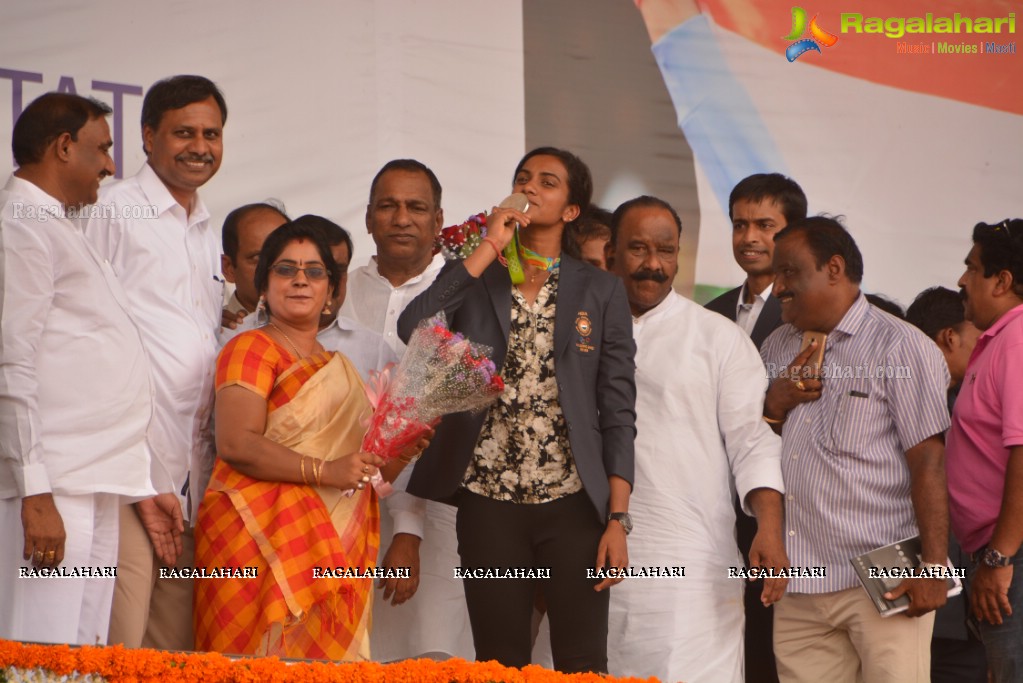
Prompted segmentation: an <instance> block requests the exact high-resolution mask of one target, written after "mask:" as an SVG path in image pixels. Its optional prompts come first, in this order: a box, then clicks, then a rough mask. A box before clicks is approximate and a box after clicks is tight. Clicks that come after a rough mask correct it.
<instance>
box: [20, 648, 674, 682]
mask: <svg viewBox="0 0 1023 683" xmlns="http://www.w3.org/2000/svg"><path fill="white" fill-rule="evenodd" d="M9 666H14V667H17V668H19V669H46V670H48V671H52V672H54V673H55V674H57V675H62V676H63V675H67V676H70V675H71V674H74V673H76V672H77V673H79V674H85V673H91V674H94V675H98V676H102V677H103V678H104V679H106V680H107V681H108V682H109V683H157V682H160V683H162V682H164V681H167V682H169V683H266V682H272V683H285V682H287V683H295V682H297V683H363V682H364V681H365V682H367V683H614V682H617V681H621V682H622V683H639V681H641V680H643V679H638V678H612V677H610V676H601V675H599V674H593V673H587V674H560V673H558V672H556V671H551V670H550V669H545V668H543V667H541V666H535V665H530V666H527V667H524V668H522V669H513V668H508V667H505V666H501V665H500V664H498V663H497V662H466V661H465V660H463V659H449V660H446V661H443V662H435V661H433V660H429V659H418V660H405V661H402V662H396V663H394V664H379V663H377V662H355V663H345V664H330V663H326V662H296V663H287V662H282V661H281V660H279V659H277V658H276V657H268V658H244V659H230V658H228V657H225V656H223V655H221V654H217V653H215V652H209V653H184V652H163V651H160V650H142V649H139V650H134V649H128V648H125V647H122V646H120V645H114V646H111V647H88V646H83V647H75V648H71V647H68V646H67V645H26V644H23V643H18V642H14V641H9V640H0V670H2V669H5V668H7V667H9ZM646 680H647V681H656V679H654V678H650V679H646Z"/></svg>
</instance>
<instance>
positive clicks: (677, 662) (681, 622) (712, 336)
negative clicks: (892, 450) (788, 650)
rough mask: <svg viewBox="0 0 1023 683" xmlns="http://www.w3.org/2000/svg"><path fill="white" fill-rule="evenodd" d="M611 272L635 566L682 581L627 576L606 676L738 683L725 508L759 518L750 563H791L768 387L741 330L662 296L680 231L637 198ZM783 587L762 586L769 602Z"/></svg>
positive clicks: (666, 211)
mask: <svg viewBox="0 0 1023 683" xmlns="http://www.w3.org/2000/svg"><path fill="white" fill-rule="evenodd" d="M611 230H612V237H611V255H612V262H611V264H610V265H611V272H613V273H615V274H617V275H618V276H620V277H621V278H622V280H623V281H624V282H625V290H626V293H627V295H628V297H629V305H630V307H631V309H632V315H633V331H634V335H635V338H636V346H637V351H636V389H637V396H636V419H637V421H636V429H637V437H636V480H635V490H634V491H633V494H632V497H631V498H630V499H629V511H630V512H631V514H632V516H633V518H634V519H635V520H636V527H635V530H634V531H633V533H632V534H630V536H629V561H630V564H631V565H632V566H633V567H662V568H663V567H670V566H678V565H684V566H685V573H684V576H676V577H663V576H662V577H658V578H628V579H626V580H625V581H624V582H622V583H621V584H619V585H617V586H615V587H614V588H613V589H612V591H611V608H610V619H609V628H608V669H609V671H610V672H611V673H612V675H616V676H636V677H640V678H643V677H648V676H657V677H659V678H660V679H661V680H665V681H677V680H685V681H690V682H692V683H703V682H707V683H727V682H728V681H733V682H735V683H741V681H743V680H744V672H743V633H742V629H743V606H742V593H743V583H744V581H743V579H742V578H741V576H740V578H730V577H729V570H730V569H731V570H733V571H732V573H733V574H740V575H741V574H742V572H741V571H740V570H741V568H742V559H741V558H740V556H739V553H738V550H737V548H736V546H735V538H734V536H733V529H734V527H735V512H734V510H733V505H732V499H733V497H734V496H735V494H736V492H738V493H739V497H740V500H742V502H743V508H744V510H746V512H747V513H750V512H752V513H754V514H755V515H756V517H757V520H758V521H759V523H760V528H759V531H758V533H757V535H756V538H755V539H754V541H753V548H752V550H751V552H750V558H751V559H750V561H751V565H752V566H758V567H771V568H781V567H787V566H788V560H787V558H786V555H785V545H784V540H783V538H782V492H783V491H784V488H783V484H782V475H781V465H780V451H781V440H780V439H779V438H778V437H777V436H775V435H774V434H773V433H772V432H771V430H770V428H769V427H768V426H767V424H765V423H764V421H763V420H762V419H761V415H762V407H763V401H764V392H765V391H766V389H767V379H766V378H765V376H764V368H763V364H762V363H761V361H760V357H759V355H757V351H756V348H755V347H754V346H753V344H752V342H751V341H750V340H749V338H748V337H747V336H746V335H745V334H744V333H743V332H742V330H740V329H739V328H738V327H736V326H735V325H733V324H732V323H730V322H728V321H727V320H725V319H724V318H722V317H721V316H719V315H716V314H714V313H711V312H710V311H707V310H705V309H703V308H702V307H700V306H698V305H697V304H695V303H693V302H691V301H689V300H688V299H685V298H683V297H681V296H679V295H678V294H677V293H676V292H674V291H672V289H671V283H672V281H673V279H674V277H675V274H676V272H677V271H678V253H679V235H680V234H681V231H682V224H681V221H680V220H679V218H678V214H677V213H676V212H675V210H674V209H672V208H671V206H670V205H668V204H667V203H666V202H664V201H662V200H660V199H657V198H654V197H645V196H644V197H638V198H636V199H632V200H630V201H628V202H625V203H624V204H622V206H620V207H619V208H618V210H617V211H615V213H614V217H613V219H612V226H611ZM785 585H786V579H783V578H782V579H768V580H766V581H765V586H764V589H763V591H762V592H761V593H759V594H758V595H757V597H758V599H759V600H760V601H761V602H762V603H763V604H765V605H769V604H771V603H773V602H775V601H777V600H778V599H779V598H780V597H781V595H782V594H783V593H784V590H785Z"/></svg>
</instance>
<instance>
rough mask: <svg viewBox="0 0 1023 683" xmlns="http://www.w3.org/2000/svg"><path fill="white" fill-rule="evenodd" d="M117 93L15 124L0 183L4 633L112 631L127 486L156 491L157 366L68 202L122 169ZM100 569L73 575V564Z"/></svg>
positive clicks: (41, 104) (100, 635)
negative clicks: (10, 167)
mask: <svg viewBox="0 0 1023 683" xmlns="http://www.w3.org/2000/svg"><path fill="white" fill-rule="evenodd" d="M110 112H111V110H110V108H109V107H108V106H107V105H105V104H103V103H101V102H97V101H95V100H90V99H86V98H84V97H79V96H78V95H72V94H68V93H48V94H46V95H43V96H42V97H40V98H38V99H36V100H35V101H34V102H32V103H31V104H30V105H28V107H26V108H25V110H24V111H23V112H22V114H21V116H20V117H18V120H17V122H16V123H15V124H14V131H13V135H12V145H11V146H12V148H13V150H14V160H15V162H16V163H17V164H18V170H17V171H15V172H14V175H12V176H11V178H10V179H9V180H8V181H7V184H6V186H4V188H3V189H2V190H0V548H3V554H2V555H0V638H5V639H11V640H28V641H39V642H50V643H77V644H82V645H95V644H97V643H100V644H102V643H105V642H106V639H107V628H108V624H109V619H110V601H111V596H112V595H113V590H114V577H113V576H112V574H108V575H103V570H102V569H100V568H106V569H107V570H108V571H111V572H112V571H113V568H114V566H115V565H116V564H117V525H118V508H119V506H120V503H121V500H122V496H123V497H124V498H133V497H135V498H137V497H142V496H147V495H152V494H153V489H152V487H151V485H150V483H149V457H148V455H147V454H146V448H145V438H146V428H147V427H148V426H149V420H150V417H151V415H152V402H151V401H150V396H149V394H150V384H149V365H148V361H147V359H146V354H145V351H144V350H143V348H142V340H141V338H140V336H139V331H138V329H137V328H136V326H135V322H134V321H133V320H132V317H131V312H130V310H129V307H128V301H127V298H126V297H125V293H124V290H123V288H122V287H121V284H120V283H119V282H118V281H117V278H116V277H115V276H114V273H113V271H111V269H110V266H109V265H108V264H106V263H104V262H103V259H101V258H100V257H99V256H98V255H97V254H96V252H95V250H93V249H92V248H91V247H90V245H89V243H88V241H87V240H86V239H85V236H84V235H83V234H82V231H81V228H80V227H79V226H77V225H76V224H75V223H74V222H73V221H72V220H70V218H69V217H70V215H71V214H72V212H77V211H79V210H80V209H84V210H90V209H92V208H95V207H92V206H90V205H92V204H94V203H95V202H96V195H97V193H98V191H99V183H100V180H102V179H103V178H105V177H106V176H108V175H111V174H113V172H114V162H113V160H112V159H111V158H110V147H111V146H112V145H113V142H112V140H111V139H110V128H109V127H108V126H107V122H106V116H107V115H108V114H110ZM83 569H85V570H88V571H89V572H91V571H93V570H99V573H98V574H96V575H90V576H75V577H73V578H67V577H62V578H58V579H57V580H53V579H52V578H48V575H51V574H53V573H58V572H64V571H70V572H74V571H80V570H83Z"/></svg>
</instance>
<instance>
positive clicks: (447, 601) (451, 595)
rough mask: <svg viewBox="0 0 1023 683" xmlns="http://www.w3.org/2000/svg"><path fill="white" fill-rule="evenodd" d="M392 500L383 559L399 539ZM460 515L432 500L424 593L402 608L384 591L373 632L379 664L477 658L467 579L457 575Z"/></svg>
mask: <svg viewBox="0 0 1023 683" xmlns="http://www.w3.org/2000/svg"><path fill="white" fill-rule="evenodd" d="M387 500H388V499H386V498H385V499H383V500H382V501H381V513H380V559H381V560H383V558H384V554H385V553H386V552H387V548H388V547H390V540H391V537H392V536H393V535H394V531H393V522H392V520H391V515H389V514H388V513H387V510H386V506H387ZM455 512H456V510H455V508H454V507H453V506H451V505H444V504H443V503H437V502H434V501H432V500H431V501H427V502H426V519H425V523H424V528H423V540H422V542H421V543H420V546H419V589H418V590H417V591H416V594H415V595H413V596H412V598H411V599H410V600H408V601H407V602H405V603H403V604H401V605H397V606H395V605H392V604H390V602H385V601H384V600H383V599H381V594H380V593H379V592H378V594H377V596H376V598H377V599H375V600H374V601H373V629H372V631H371V632H370V652H371V653H372V654H373V659H374V660H376V661H378V662H390V661H394V660H398V659H408V658H418V657H423V656H428V657H431V658H434V659H444V658H447V657H461V658H463V659H466V660H469V661H472V660H473V659H475V657H476V650H475V649H474V648H473V645H472V631H471V630H470V627H469V610H468V608H467V607H466V606H465V592H464V591H463V589H462V580H461V579H456V578H455V577H454V574H455V572H454V569H455V567H458V566H459V565H460V564H461V562H460V561H459V559H458V539H457V538H456V537H455Z"/></svg>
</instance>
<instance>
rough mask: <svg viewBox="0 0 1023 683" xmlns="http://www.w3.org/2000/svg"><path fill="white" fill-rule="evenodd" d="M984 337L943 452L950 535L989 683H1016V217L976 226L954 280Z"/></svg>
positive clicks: (1019, 620)
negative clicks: (965, 557)
mask: <svg viewBox="0 0 1023 683" xmlns="http://www.w3.org/2000/svg"><path fill="white" fill-rule="evenodd" d="M959 287H960V288H961V289H962V296H963V302H964V305H965V313H966V319H967V320H969V321H971V322H972V323H973V324H974V325H976V326H977V328H978V329H980V330H982V331H983V334H981V336H980V338H979V339H978V340H977V346H976V348H975V349H974V351H973V355H972V356H971V357H970V362H969V365H968V366H967V368H966V376H965V378H964V379H963V385H962V389H961V390H960V392H959V398H958V399H957V401H956V405H955V411H954V412H953V414H952V428H951V429H950V430H949V435H948V446H947V467H948V487H949V501H950V510H951V521H952V530H953V532H954V533H955V535H956V537H957V538H958V539H959V541H960V542H961V544H962V547H963V550H965V551H967V552H969V553H971V559H972V560H973V566H972V567H971V571H970V586H971V591H970V608H971V611H972V613H973V617H974V618H975V619H976V621H977V622H978V626H979V630H980V635H981V638H982V640H983V641H984V648H985V649H986V650H987V657H988V663H989V665H990V668H991V672H992V674H993V676H994V680H995V681H996V683H1002V682H1004V681H1015V682H1019V681H1023V551H1021V550H1020V546H1021V545H1023V219H1018V218H1017V219H1011V220H1009V219H1007V220H1005V221H1002V222H1001V223H999V224H997V225H987V224H986V223H978V224H977V226H976V227H975V228H974V229H973V248H972V249H970V253H969V255H968V256H967V257H966V272H965V273H963V275H962V277H960V278H959Z"/></svg>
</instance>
